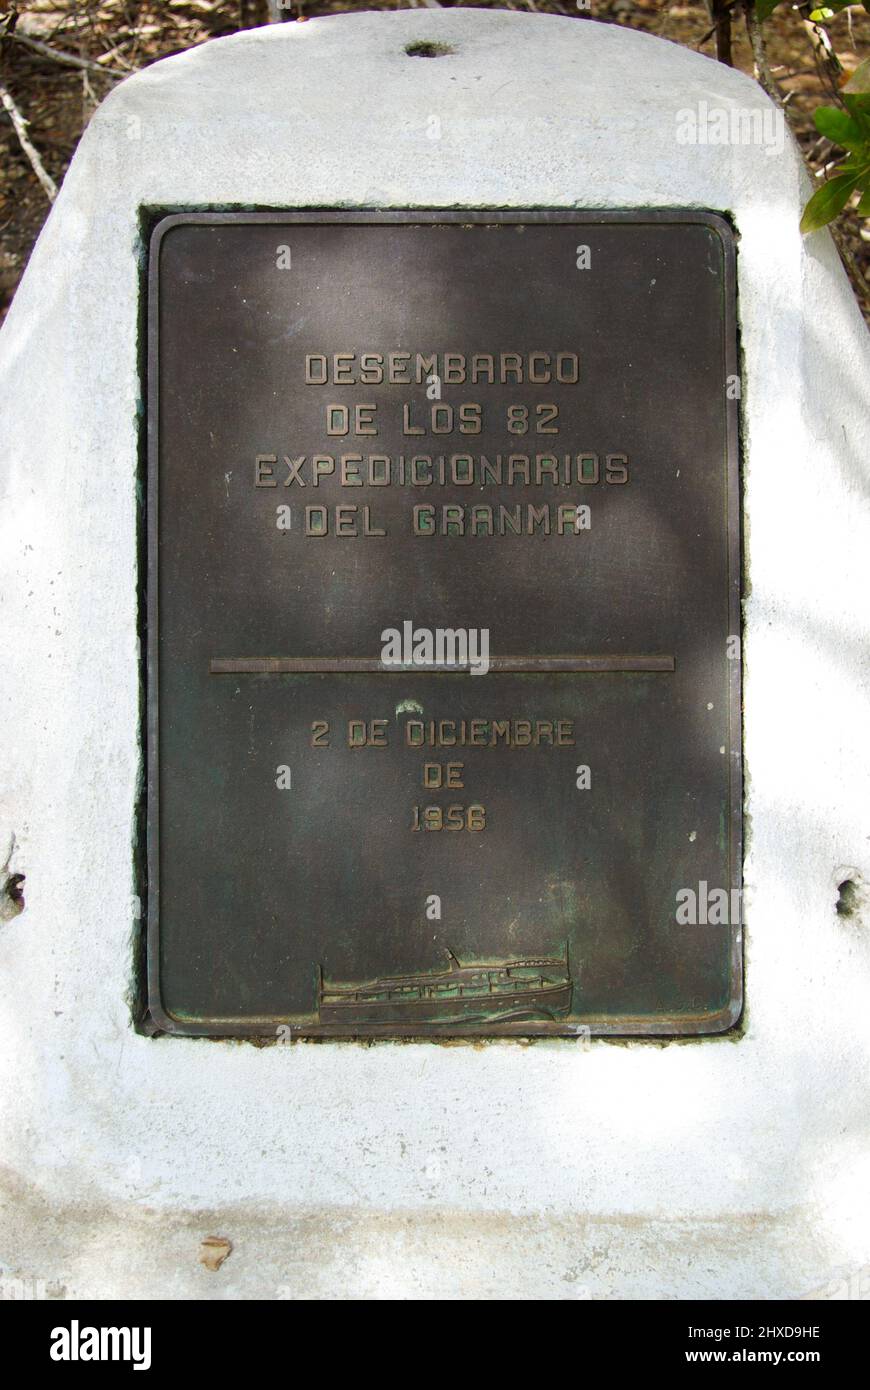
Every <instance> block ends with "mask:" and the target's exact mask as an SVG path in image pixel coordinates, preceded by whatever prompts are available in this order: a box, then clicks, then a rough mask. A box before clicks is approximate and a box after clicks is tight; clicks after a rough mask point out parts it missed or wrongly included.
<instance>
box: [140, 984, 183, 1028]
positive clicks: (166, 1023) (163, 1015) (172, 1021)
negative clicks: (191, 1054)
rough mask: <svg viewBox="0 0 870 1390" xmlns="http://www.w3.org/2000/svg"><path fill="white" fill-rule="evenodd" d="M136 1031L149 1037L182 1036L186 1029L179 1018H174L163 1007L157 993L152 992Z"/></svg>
mask: <svg viewBox="0 0 870 1390" xmlns="http://www.w3.org/2000/svg"><path fill="white" fill-rule="evenodd" d="M137 1031H138V1032H140V1033H143V1034H144V1035H145V1036H146V1037H149V1038H159V1037H162V1036H165V1035H169V1036H175V1037H180V1036H184V1035H185V1034H186V1033H187V1032H188V1029H187V1028H186V1027H185V1025H184V1024H183V1023H182V1021H181V1020H180V1019H178V1018H175V1017H174V1015H172V1014H171V1013H169V1012H168V1011H167V1010H166V1009H165V1008H164V1006H163V1001H162V999H160V997H159V996H158V995H154V994H152V995H151V996H150V998H149V1000H148V1008H147V1010H146V1013H145V1016H144V1018H143V1019H142V1021H141V1023H140V1024H139V1027H138V1030H137Z"/></svg>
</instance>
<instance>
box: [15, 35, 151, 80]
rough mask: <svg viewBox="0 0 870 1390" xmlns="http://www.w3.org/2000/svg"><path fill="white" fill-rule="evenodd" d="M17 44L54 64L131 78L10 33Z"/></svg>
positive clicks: (38, 41) (101, 65)
mask: <svg viewBox="0 0 870 1390" xmlns="http://www.w3.org/2000/svg"><path fill="white" fill-rule="evenodd" d="M6 37H7V38H10V39H12V40H13V41H14V42H15V43H23V44H24V46H25V48H32V49H33V51H34V53H38V54H39V55H40V57H42V58H50V59H51V61H52V62H53V63H60V64H61V65H62V66H63V67H67V68H84V70H85V71H86V72H100V73H103V74H105V76H106V77H129V75H130V74H129V73H127V72H121V70H120V69H119V68H107V67H105V66H104V65H103V64H102V63H97V62H94V61H93V60H92V59H91V58H79V57H78V55H77V54H75V53H64V52H62V51H61V49H59V48H50V47H49V45H48V44H47V43H43V42H42V40H41V39H32V38H30V36H29V34H19V33H15V32H10V33H9V34H7V36H6Z"/></svg>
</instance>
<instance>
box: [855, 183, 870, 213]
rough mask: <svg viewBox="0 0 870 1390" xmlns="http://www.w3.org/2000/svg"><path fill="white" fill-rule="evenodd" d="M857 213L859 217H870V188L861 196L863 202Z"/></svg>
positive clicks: (859, 205)
mask: <svg viewBox="0 0 870 1390" xmlns="http://www.w3.org/2000/svg"><path fill="white" fill-rule="evenodd" d="M856 211H857V213H858V216H859V217H870V187H868V188H867V189H865V191H864V192H863V193H862V194H861V201H860V203H859V204H858V207H857V209H856Z"/></svg>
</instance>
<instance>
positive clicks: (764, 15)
mask: <svg viewBox="0 0 870 1390" xmlns="http://www.w3.org/2000/svg"><path fill="white" fill-rule="evenodd" d="M781 3H782V0H755V13H756V14H757V15H758V18H759V21H760V22H763V21H764V20H765V19H769V18H770V16H771V15H772V14H773V12H774V10H775V9H776V7H777V5H779V4H781Z"/></svg>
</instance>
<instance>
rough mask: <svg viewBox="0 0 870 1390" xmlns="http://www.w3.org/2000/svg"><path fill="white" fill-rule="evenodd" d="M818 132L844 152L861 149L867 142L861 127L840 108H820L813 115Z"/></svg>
mask: <svg viewBox="0 0 870 1390" xmlns="http://www.w3.org/2000/svg"><path fill="white" fill-rule="evenodd" d="M813 120H814V121H815V123H816V130H818V131H820V132H821V134H822V135H826V136H827V138H828V139H829V140H833V142H834V144H835V145H840V146H841V147H842V148H843V149H844V150H854V149H860V147H861V146H862V145H863V144H864V143H865V141H866V140H867V138H868V137H867V136H866V135H865V134H864V131H863V130H862V128H861V126H860V125H859V124H858V122H857V121H856V120H854V119H853V118H852V117H851V116H850V115H849V114H848V112H847V111H843V110H841V108H840V107H839V106H820V107H819V109H818V110H817V111H815V112H814V113H813Z"/></svg>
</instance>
